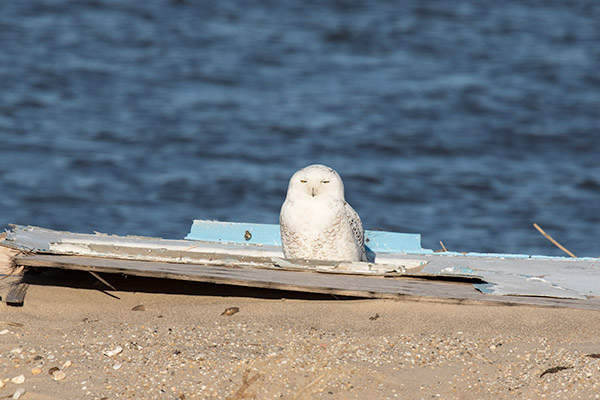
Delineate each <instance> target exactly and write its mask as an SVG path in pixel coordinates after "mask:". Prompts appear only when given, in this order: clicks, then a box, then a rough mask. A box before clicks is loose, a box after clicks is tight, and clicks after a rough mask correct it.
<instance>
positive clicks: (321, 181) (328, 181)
mask: <svg viewBox="0 0 600 400" xmlns="http://www.w3.org/2000/svg"><path fill="white" fill-rule="evenodd" d="M321 182H322V183H329V181H321Z"/></svg>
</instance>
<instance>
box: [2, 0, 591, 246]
mask: <svg viewBox="0 0 600 400" xmlns="http://www.w3.org/2000/svg"><path fill="white" fill-rule="evenodd" d="M2 10H3V11H2V13H0V81H1V82H2V88H1V89H0V135H1V141H0V158H1V160H2V165H3V166H2V168H1V169H0V193H1V195H0V224H1V225H2V226H6V224H8V223H18V224H31V225H37V226H43V227H47V228H53V229H61V230H71V231H78V232H92V231H101V232H107V233H115V234H138V235H151V236H163V237H170V238H180V237H183V236H185V235H186V234H187V232H188V230H189V227H190V224H191V221H192V219H194V218H204V219H219V220H227V221H248V222H263V223H276V222H277V219H278V213H279V207H280V206H281V203H282V202H283V199H284V196H285V191H286V186H287V181H288V179H289V177H290V176H291V175H292V173H293V172H294V171H295V170H297V169H298V168H301V167H303V166H305V165H308V164H311V163H314V162H320V163H325V164H328V165H330V166H332V167H334V168H335V169H337V170H338V171H339V173H340V174H341V175H342V178H343V179H344V182H345V185H346V197H347V199H348V201H349V202H350V203H351V204H352V205H353V206H354V208H355V209H356V210H357V211H358V212H359V214H360V215H361V217H362V219H363V222H364V225H365V227H366V228H368V229H384V230H391V231H401V232H419V233H421V234H422V235H423V245H424V247H428V248H434V249H437V248H439V247H440V245H439V242H438V241H439V240H442V241H443V242H444V244H445V245H446V247H447V248H448V249H450V250H457V251H464V250H471V251H494V252H518V253H541V254H556V255H558V254H561V252H560V250H558V249H555V248H554V247H553V246H552V245H551V244H550V243H549V242H548V241H547V240H546V239H545V238H543V237H542V236H541V235H540V234H539V233H538V232H537V231H535V230H534V229H533V228H532V223H533V222H537V223H538V224H540V225H541V226H542V227H544V228H545V229H546V231H548V232H549V233H550V234H552V235H553V236H554V237H555V238H556V239H558V240H559V241H560V242H562V243H563V244H564V245H565V246H566V247H567V248H569V249H570V250H571V251H572V252H574V253H575V254H577V255H591V256H598V255H600V68H599V65H600V45H599V43H600V3H599V2H596V1H594V0H588V1H578V2H574V3H568V4H567V2H558V1H531V2H526V3H523V2H521V1H507V2H481V1H476V0H470V1H469V0H463V1H456V2H446V1H429V2H421V1H406V2H389V1H371V2H366V3H365V2H354V1H325V2H322V1H319V2H311V1H301V2H300V1H299V2H296V1H291V0H283V1H274V2H263V1H260V2H259V1H246V2H239V1H231V2H209V1H192V0H181V1H167V0H152V1H145V2H122V1H114V0H96V1H87V2H81V3H74V2H70V1H58V0H52V1H50V0H48V1H42V0H37V1H33V0H32V1H26V2H25V1H23V2H17V1H10V2H5V3H3V6H2Z"/></svg>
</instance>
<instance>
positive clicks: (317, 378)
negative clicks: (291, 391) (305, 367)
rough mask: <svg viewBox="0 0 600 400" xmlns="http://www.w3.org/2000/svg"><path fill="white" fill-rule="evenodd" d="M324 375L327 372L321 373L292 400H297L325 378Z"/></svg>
mask: <svg viewBox="0 0 600 400" xmlns="http://www.w3.org/2000/svg"><path fill="white" fill-rule="evenodd" d="M326 375H327V372H323V373H322V374H321V375H319V376H317V377H316V378H315V379H314V380H313V381H312V382H310V383H309V384H308V385H306V386H304V387H303V388H302V389H300V391H299V392H298V393H296V395H295V396H294V399H293V400H298V399H299V398H300V397H301V396H302V395H303V394H304V393H306V392H308V391H309V390H310V389H311V388H312V387H313V386H315V385H316V384H317V383H319V382H320V381H321V379H323V378H325V376H326Z"/></svg>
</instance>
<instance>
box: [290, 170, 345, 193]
mask: <svg viewBox="0 0 600 400" xmlns="http://www.w3.org/2000/svg"><path fill="white" fill-rule="evenodd" d="M287 195H288V197H289V196H290V195H291V196H293V197H298V198H315V199H320V198H323V197H329V198H333V199H335V200H344V183H343V182H342V178H340V176H339V175H338V173H337V172H335V170H334V169H333V168H329V167H327V166H325V165H320V164H314V165H309V166H308V167H304V168H302V169H301V170H299V171H297V172H296V173H295V174H294V175H292V178H291V179H290V184H289V186H288V192H287Z"/></svg>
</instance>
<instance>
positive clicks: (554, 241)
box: [533, 223, 577, 258]
mask: <svg viewBox="0 0 600 400" xmlns="http://www.w3.org/2000/svg"><path fill="white" fill-rule="evenodd" d="M533 227H534V228H535V229H537V230H538V231H539V232H540V233H541V234H542V235H544V236H545V237H546V239H548V240H549V241H551V242H552V243H553V244H554V245H555V246H556V247H558V248H559V249H561V250H562V251H564V252H565V253H567V254H568V255H570V256H571V257H573V258H577V257H576V256H575V254H573V253H571V252H570V251H569V250H567V249H566V248H565V247H564V246H563V245H561V244H560V243H558V242H557V241H556V240H554V239H553V238H552V236H550V235H548V234H547V233H546V232H544V230H543V229H542V228H541V227H540V226H539V225H538V224H536V223H534V224H533Z"/></svg>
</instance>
